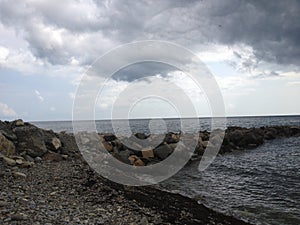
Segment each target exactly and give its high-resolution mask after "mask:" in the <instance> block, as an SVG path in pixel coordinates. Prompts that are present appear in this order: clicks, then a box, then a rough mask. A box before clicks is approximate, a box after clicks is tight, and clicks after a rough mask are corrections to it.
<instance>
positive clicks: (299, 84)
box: [286, 81, 300, 86]
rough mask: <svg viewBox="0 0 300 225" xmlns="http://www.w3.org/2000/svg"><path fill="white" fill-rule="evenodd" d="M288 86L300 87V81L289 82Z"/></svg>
mask: <svg viewBox="0 0 300 225" xmlns="http://www.w3.org/2000/svg"><path fill="white" fill-rule="evenodd" d="M286 85H287V86H300V81H291V82H287V84H286Z"/></svg>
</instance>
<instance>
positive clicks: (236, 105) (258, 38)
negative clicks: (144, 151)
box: [0, 0, 300, 121]
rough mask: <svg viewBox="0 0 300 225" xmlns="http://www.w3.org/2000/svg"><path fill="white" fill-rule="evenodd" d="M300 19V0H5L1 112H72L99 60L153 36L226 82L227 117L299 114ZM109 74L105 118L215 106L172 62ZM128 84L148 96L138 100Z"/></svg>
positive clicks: (7, 115)
mask: <svg viewBox="0 0 300 225" xmlns="http://www.w3.org/2000/svg"><path fill="white" fill-rule="evenodd" d="M299 21H300V2H299V1H297V0H294V1H293V0H287V1H279V0H275V1H267V0H259V1H244V0H228V1H223V0H210V1H208V0H203V1H200V0H199V1H193V0H191V1H184V0H181V1H179V0H164V1H158V0H157V1H151V0H147V1H146V0H140V1H129V0H128V1H126V0H124V1H112V0H106V1H96V0H95V1H92V0H85V1H83V0H76V1H71V0H65V1H57V0H53V1H39V0H28V1H17V0H0V119H1V120H12V119H16V118H22V119H24V120H29V121H41V120H71V119H72V113H73V102H74V99H76V90H77V88H78V85H79V84H80V82H81V79H82V78H83V77H84V75H85V74H86V71H87V70H88V69H89V68H91V65H93V63H94V62H95V60H96V59H97V58H98V57H99V56H102V55H103V54H105V53H107V52H109V51H111V50H112V49H115V48H117V47H118V46H121V45H124V44H127V43H133V42H137V41H144V40H158V41H166V42H171V43H174V44H176V45H179V46H182V47H183V48H186V49H189V50H190V51H192V52H193V53H194V54H195V55H196V56H197V57H199V59H200V60H201V61H202V62H203V63H204V64H205V65H206V67H207V68H208V69H209V71H210V72H211V74H212V75H213V76H214V79H215V80H216V82H217V84H218V86H219V89H220V91H221V93H222V96H223V99H224V106H225V112H226V116H248V115H252V116H255V115H292V114H293V115H295V114H298V115H299V114H300V104H299V98H300V23H299ZM161 51H162V52H163V51H164V50H163V49H161ZM179 58H180V56H179ZM182 60H183V59H182ZM111 64H113V62H110V63H109V64H108V65H109V66H110V65H111ZM102 78H103V79H100V80H99V82H100V84H99V85H100V86H101V87H104V88H103V90H102V92H101V95H100V96H98V98H97V100H95V105H94V110H95V115H96V118H97V119H107V118H110V117H111V115H112V110H116V111H117V112H119V113H120V115H128V116H129V117H130V118H145V117H179V116H195V115H196V116H199V117H202V116H210V115H211V109H210V102H209V101H207V97H206V96H205V94H206V93H203V90H200V89H199V87H197V86H195V84H194V82H193V80H192V79H191V78H190V77H189V76H188V75H187V74H185V73H184V72H183V71H180V70H178V69H177V68H174V67H172V66H170V65H165V64H161V63H157V62H152V63H150V62H144V63H137V64H133V65H129V66H127V67H124V68H122V69H120V70H119V71H117V72H116V74H114V75H113V76H112V77H111V78H110V79H109V80H105V79H104V77H102ZM146 90H147V91H146ZM149 90H151V91H153V93H158V91H162V90H163V92H164V93H165V96H167V97H166V98H168V96H169V97H170V98H171V97H172V96H176V95H178V97H177V100H178V101H179V102H180V103H181V104H182V106H183V108H184V107H185V106H188V104H193V106H194V107H195V112H196V114H189V113H188V112H186V113H184V114H183V115H182V114H180V113H179V114H180V115H179V114H178V112H177V111H176V106H175V107H174V105H172V102H168V101H165V99H163V98H160V97H159V96H156V97H144V98H143V97H142V95H141V93H143V92H145V93H148V91H149ZM181 91H183V92H184V93H186V95H187V96H188V98H189V100H190V102H189V101H186V100H184V99H183V98H182V99H181V96H182V95H180V94H179V93H181ZM124 93H130V96H139V95H141V98H140V99H139V101H135V102H132V99H131V98H129V97H128V96H126V97H124V95H125V94H124ZM120 99H122V101H120ZM116 102H122V104H115V103H116ZM191 102H192V103H191ZM128 108H130V110H129V111H128Z"/></svg>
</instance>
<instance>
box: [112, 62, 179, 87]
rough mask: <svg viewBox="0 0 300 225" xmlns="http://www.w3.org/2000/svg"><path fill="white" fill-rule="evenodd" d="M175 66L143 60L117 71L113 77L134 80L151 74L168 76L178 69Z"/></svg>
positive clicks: (145, 77)
mask: <svg viewBox="0 0 300 225" xmlns="http://www.w3.org/2000/svg"><path fill="white" fill-rule="evenodd" d="M177 70H178V69H176V68H175V67H172V66H170V65H167V64H163V63H157V62H141V63H135V64H132V65H129V66H126V67H124V68H122V69H120V70H119V71H117V72H116V73H115V74H114V75H113V76H112V78H114V79H116V80H125V81H129V82H132V81H134V80H137V79H144V80H146V81H147V79H148V78H149V77H151V76H155V75H159V76H162V77H166V76H168V73H170V72H173V71H177Z"/></svg>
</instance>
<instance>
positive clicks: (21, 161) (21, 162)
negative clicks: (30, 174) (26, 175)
mask: <svg viewBox="0 0 300 225" xmlns="http://www.w3.org/2000/svg"><path fill="white" fill-rule="evenodd" d="M16 163H17V164H18V165H21V164H23V163H24V161H23V160H22V159H17V160H16Z"/></svg>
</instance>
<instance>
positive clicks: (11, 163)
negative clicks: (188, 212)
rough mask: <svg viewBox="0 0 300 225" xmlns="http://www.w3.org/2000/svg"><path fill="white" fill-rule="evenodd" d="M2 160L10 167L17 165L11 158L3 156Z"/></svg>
mask: <svg viewBox="0 0 300 225" xmlns="http://www.w3.org/2000/svg"><path fill="white" fill-rule="evenodd" d="M2 159H3V160H4V161H5V162H6V164H7V165H8V166H15V165H17V163H16V161H15V160H13V159H10V158H8V157H5V156H3V157H2Z"/></svg>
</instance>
